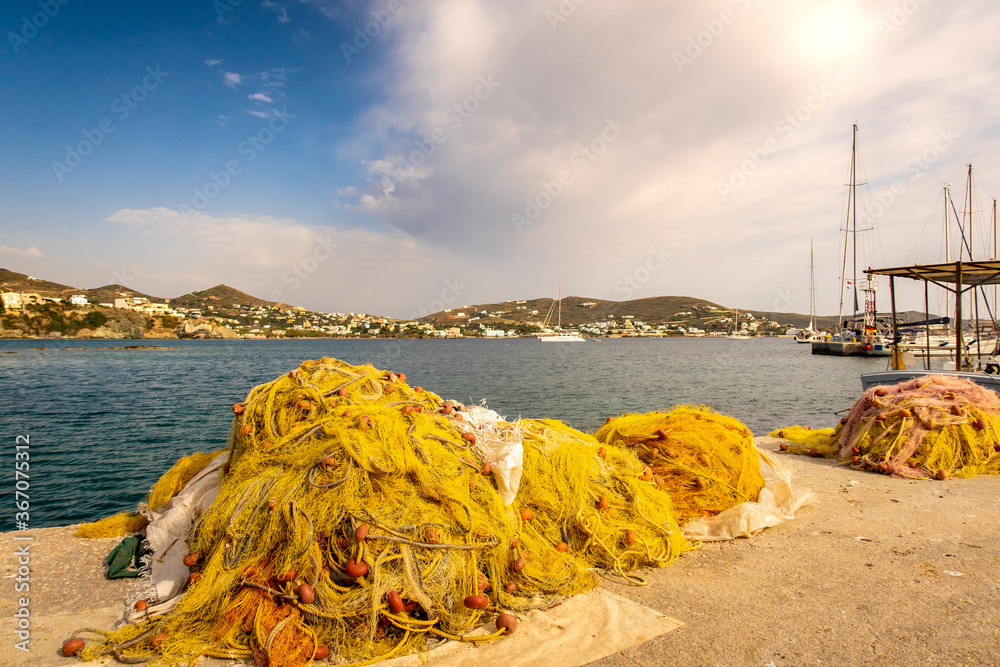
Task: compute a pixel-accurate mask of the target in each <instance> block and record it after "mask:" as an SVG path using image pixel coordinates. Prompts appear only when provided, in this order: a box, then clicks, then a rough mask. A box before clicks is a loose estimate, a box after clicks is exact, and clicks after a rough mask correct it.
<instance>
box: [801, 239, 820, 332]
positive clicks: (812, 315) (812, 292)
mask: <svg viewBox="0 0 1000 667" xmlns="http://www.w3.org/2000/svg"><path fill="white" fill-rule="evenodd" d="M825 335H826V334H824V333H822V332H820V331H816V262H815V261H814V260H813V242H812V241H809V326H808V327H806V328H805V329H799V330H798V331H797V332H795V342H796V343H814V342H817V341H821V340H823V337H824V336H825Z"/></svg>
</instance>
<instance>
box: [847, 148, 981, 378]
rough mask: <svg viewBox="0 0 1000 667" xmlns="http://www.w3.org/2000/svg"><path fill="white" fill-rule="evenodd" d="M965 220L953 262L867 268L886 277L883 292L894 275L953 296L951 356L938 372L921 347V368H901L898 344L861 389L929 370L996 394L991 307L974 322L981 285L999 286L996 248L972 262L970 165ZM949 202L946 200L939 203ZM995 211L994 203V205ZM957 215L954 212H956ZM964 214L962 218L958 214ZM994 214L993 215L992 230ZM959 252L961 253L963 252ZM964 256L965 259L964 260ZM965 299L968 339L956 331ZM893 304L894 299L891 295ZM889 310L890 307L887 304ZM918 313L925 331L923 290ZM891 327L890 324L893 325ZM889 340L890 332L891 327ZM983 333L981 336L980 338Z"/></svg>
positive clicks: (926, 310)
mask: <svg viewBox="0 0 1000 667" xmlns="http://www.w3.org/2000/svg"><path fill="white" fill-rule="evenodd" d="M966 191H967V193H968V211H967V214H968V222H967V223H966V224H965V225H962V226H961V227H960V231H961V236H962V243H961V245H960V246H959V248H960V249H959V254H958V260H957V261H954V262H951V261H949V262H945V263H944V264H923V265H919V264H918V265H915V266H902V267H894V268H888V269H868V273H869V275H873V274H879V275H884V276H889V290H890V292H891V291H893V290H894V284H893V281H894V279H895V278H909V279H913V280H921V281H924V282H925V283H927V284H930V283H934V284H935V285H938V286H940V287H943V288H944V289H945V290H947V291H948V292H950V293H951V294H952V296H954V303H955V317H954V320H953V323H954V327H953V328H954V336H955V341H954V346H953V347H952V349H951V352H952V354H953V360H952V361H948V362H945V363H944V369H943V370H937V369H931V368H930V356H931V355H930V354H929V349H928V350H927V352H928V354H926V356H925V358H924V368H923V369H914V368H908V367H907V363H908V360H907V358H906V357H907V356H908V355H905V354H904V353H903V348H902V347H900V348H898V350H897V354H894V355H893V357H892V361H891V364H890V365H891V367H892V369H891V370H887V371H883V372H880V373H866V374H864V375H862V376H861V386H862V388H864V389H866V390H867V389H868V388H870V387H874V386H877V385H886V384H895V383H897V382H902V381H904V380H910V379H913V378H916V377H922V376H924V375H930V374H935V375H936V374H945V375H950V376H957V377H963V378H966V379H969V380H972V381H973V382H975V383H977V384H979V385H981V386H983V387H987V388H989V389H992V390H993V391H995V392H996V393H998V394H1000V343H998V340H997V338H996V335H997V325H996V321H995V315H994V310H993V309H994V308H995V307H996V304H995V303H994V304H993V308H991V307H990V306H989V304H988V303H987V304H985V305H986V311H987V314H988V315H989V318H990V324H989V325H984V326H981V325H980V322H979V312H980V311H979V299H980V297H982V299H983V301H986V290H985V287H987V286H990V285H994V286H995V285H1000V261H997V260H996V246H994V249H993V257H994V259H991V260H977V259H974V258H973V248H974V247H975V246H974V245H973V238H972V234H973V225H972V213H973V210H974V204H973V197H972V165H971V164H970V165H969V176H968V185H967V187H966ZM949 203H950V202H949V201H946V202H945V206H947V205H948V204H949ZM994 211H995V206H994ZM956 217H957V212H956ZM963 217H964V216H963ZM995 225H996V217H995V214H994V230H995ZM993 236H994V243H995V242H996V231H994V233H993ZM963 250H964V251H965V252H964V253H963ZM965 255H967V256H968V258H967V259H964V256H965ZM965 298H969V300H970V304H969V307H970V310H971V311H972V312H971V313H970V315H971V317H969V319H971V320H973V328H972V335H973V336H974V337H975V339H974V340H972V341H970V340H969V338H968V336H967V335H966V334H965V332H963V330H962V322H963V319H962V312H963V304H962V302H963V301H964V300H965ZM893 303H895V299H893ZM893 310H894V311H895V307H894V308H893ZM924 317H925V325H926V326H927V328H928V329H929V324H930V306H929V304H928V297H927V290H926V289H925V290H924ZM893 324H894V325H895V312H894V313H893ZM894 328H895V327H894ZM893 333H894V336H893V337H894V338H895V337H896V335H895V334H896V332H895V331H894V332H893ZM927 335H928V341H929V332H928V333H927ZM986 336H989V337H988V338H987V339H986V340H981V338H984V337H986Z"/></svg>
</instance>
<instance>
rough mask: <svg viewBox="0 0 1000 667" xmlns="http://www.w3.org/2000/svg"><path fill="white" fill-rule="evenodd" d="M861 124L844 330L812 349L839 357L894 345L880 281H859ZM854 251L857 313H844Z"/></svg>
mask: <svg viewBox="0 0 1000 667" xmlns="http://www.w3.org/2000/svg"><path fill="white" fill-rule="evenodd" d="M857 177H858V124H857V123H855V124H854V132H853V140H852V143H851V182H850V183H848V188H849V189H848V191H847V197H848V200H847V226H846V227H845V229H844V234H845V236H844V262H843V270H842V271H841V286H840V331H838V332H836V333H834V334H832V335H825V336H823V337H822V339H821V340H813V341H812V353H813V354H821V355H828V356H838V357H887V356H889V355H890V354H892V346H891V345H890V344H889V341H888V340H887V338H886V335H885V334H886V333H887V329H888V326H887V324H886V322H885V321H884V319H879V317H878V311H877V308H876V303H875V295H876V292H877V291H878V282H877V281H875V280H872V279H871V278H870V277H869V279H868V280H864V281H858V250H857V248H858V244H857V235H858V185H859V183H858V178H857ZM848 248H850V249H851V250H852V251H853V260H854V261H853V266H854V276H853V279H852V280H851V281H850V285H851V287H852V288H853V296H854V316H853V317H851V318H850V319H846V318H845V317H844V294H845V292H846V286H847V253H848ZM859 287H860V290H861V292H862V293H863V294H864V299H865V310H864V315H863V317H862V316H859V313H858V289H859Z"/></svg>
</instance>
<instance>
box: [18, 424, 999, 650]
mask: <svg viewBox="0 0 1000 667" xmlns="http://www.w3.org/2000/svg"><path fill="white" fill-rule="evenodd" d="M779 442H780V441H779V440H777V439H774V438H757V445H758V446H759V447H761V448H763V449H767V450H773V449H777V444H778V443H779ZM780 460H781V461H782V462H784V463H785V464H786V465H787V466H788V467H789V468H790V469H791V470H792V473H793V475H794V477H793V484H794V486H795V487H796V488H797V489H808V490H810V491H811V492H812V493H813V501H812V502H811V503H810V504H809V505H806V506H805V507H803V508H802V509H801V510H800V511H799V514H798V516H797V518H796V519H795V520H793V521H790V522H788V523H785V524H783V525H781V526H778V527H776V528H770V529H768V530H765V531H763V532H762V533H760V534H759V535H757V536H756V537H754V538H752V539H740V540H735V541H731V542H722V543H712V544H705V545H703V546H702V547H701V548H699V549H696V550H694V551H691V552H689V553H686V554H684V556H682V558H681V559H680V560H679V561H678V562H677V563H674V564H673V565H670V566H668V567H666V568H662V569H657V570H643V571H641V572H640V574H641V575H642V576H643V577H645V578H646V580H647V581H648V585H647V586H630V585H626V584H624V583H622V582H620V581H618V580H615V579H606V580H604V581H603V583H602V584H601V585H602V586H603V587H605V588H606V589H608V590H609V591H611V592H612V593H615V594H617V595H619V596H621V597H624V598H627V599H628V600H631V601H633V602H635V603H638V604H639V605H643V606H645V607H649V608H652V609H654V610H656V611H658V612H661V613H662V614H666V615H668V616H670V617H673V618H676V619H678V620H680V621H682V622H684V623H685V625H684V626H683V627H680V628H678V629H676V630H673V631H671V632H667V633H666V634H661V635H659V636H657V637H655V638H653V639H650V640H649V641H646V642H644V643H641V644H639V645H637V646H634V647H632V648H628V649H626V650H624V651H620V652H618V653H614V654H612V655H609V656H605V657H601V658H597V657H596V656H595V661H592V662H590V663H589V664H591V665H594V666H596V667H636V666H649V667H653V666H656V667H659V666H661V665H664V664H674V665H720V666H727V667H740V666H744V665H745V666H748V667H749V666H754V667H772V666H773V667H779V666H783V665H787V666H792V665H794V666H796V667H798V666H801V665H885V666H889V665H892V666H906V665H914V666H916V665H921V666H929V665H940V666H942V667H944V666H946V665H947V666H952V667H957V666H959V665H997V664H1000V648H998V647H1000V477H998V476H983V477H977V478H974V479H949V480H944V481H907V480H902V479H893V478H889V477H885V476H882V475H877V474H873V473H868V472H859V471H855V470H851V469H849V468H843V467H840V466H838V465H836V464H835V463H834V462H832V461H827V460H824V459H812V458H808V457H800V456H790V455H789V456H782V457H781V458H780ZM72 532H73V531H72V528H71V527H66V528H48V529H42V530H32V531H27V532H21V533H4V534H2V536H0V557H2V561H0V562H2V568H3V581H4V583H3V584H2V585H3V586H4V587H5V590H4V592H3V594H2V595H0V637H2V638H3V639H2V644H0V664H3V665H32V666H41V667H44V666H48V665H57V666H58V665H75V664H83V663H80V662H79V661H77V660H74V659H70V658H64V657H62V656H61V655H60V654H59V653H58V650H59V647H60V646H61V645H62V641H63V640H64V639H65V638H67V637H68V636H69V635H70V633H71V632H72V631H73V630H75V629H77V628H81V627H99V628H108V627H110V626H111V624H112V623H113V622H114V620H115V619H116V618H117V617H118V616H119V615H120V613H121V611H122V609H123V607H122V604H123V603H122V601H123V599H124V598H125V597H126V596H127V594H128V592H129V590H130V587H131V586H132V585H133V584H132V583H131V582H129V581H122V580H119V581H108V580H105V579H104V578H103V567H102V561H103V558H104V556H105V555H106V554H107V553H108V551H109V550H110V549H111V548H112V547H113V546H114V544H116V543H117V540H79V539H77V538H75V537H73V536H72ZM25 535H32V536H34V538H35V539H34V540H33V541H32V542H31V543H30V544H31V565H30V567H31V573H30V576H31V593H30V598H31V602H30V612H31V644H30V646H31V649H32V650H31V653H30V654H25V653H23V652H22V651H19V650H17V649H15V648H14V643H15V641H17V640H16V637H15V635H14V633H13V630H14V627H15V624H16V619H14V618H13V614H14V613H15V611H16V607H15V604H16V601H17V597H18V596H19V594H17V593H15V592H14V586H15V579H16V573H17V568H18V564H17V556H16V555H15V551H16V549H17V548H18V547H19V546H20V545H21V544H22V543H21V542H15V541H14V537H16V536H22V537H23V536H25ZM580 622H581V623H586V622H587V619H586V618H582V619H581V620H580ZM227 663H228V661H199V663H198V664H213V665H214V664H219V665H221V664H227ZM89 664H97V663H89ZM105 664H106V663H105ZM228 664H231V663H228ZM318 664H328V663H318ZM469 664H472V663H469ZM511 664H513V663H511Z"/></svg>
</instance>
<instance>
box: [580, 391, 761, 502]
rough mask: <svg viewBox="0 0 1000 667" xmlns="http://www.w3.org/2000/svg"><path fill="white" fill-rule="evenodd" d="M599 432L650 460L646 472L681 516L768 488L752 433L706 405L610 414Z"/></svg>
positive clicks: (753, 495) (741, 499)
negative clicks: (664, 492)
mask: <svg viewBox="0 0 1000 667" xmlns="http://www.w3.org/2000/svg"><path fill="white" fill-rule="evenodd" d="M595 435H596V437H597V439H598V440H599V441H600V442H602V443H604V444H606V445H614V446H617V447H623V448H625V449H628V450H629V451H632V452H634V453H635V455H636V456H638V457H639V459H640V460H642V461H643V463H645V464H646V465H648V466H649V468H650V469H649V471H647V472H646V473H645V474H646V475H647V476H649V477H651V478H652V479H653V480H654V481H655V482H656V483H657V485H658V486H659V487H660V488H662V489H665V490H666V491H667V493H668V494H669V496H670V498H671V499H672V500H673V502H674V505H675V506H676V507H677V511H678V513H679V515H680V519H681V521H682V522H683V521H687V520H688V519H693V518H696V517H708V516H714V515H716V514H718V513H719V512H722V511H724V510H727V509H729V508H730V507H733V506H734V505H738V504H740V503H743V502H748V501H755V500H757V496H758V495H759V494H760V490H761V489H763V488H764V476H763V474H762V473H761V468H760V455H759V454H758V453H757V448H756V447H755V446H754V444H753V433H751V432H750V429H748V428H747V427H746V426H744V425H743V424H742V423H741V422H740V421H739V420H737V419H734V418H733V417H727V416H726V415H721V414H719V413H717V412H715V411H713V410H712V409H711V408H707V407H705V406H692V405H679V406H677V407H675V408H674V409H673V410H671V411H670V412H668V413H662V412H648V413H646V414H625V415H622V416H620V417H614V418H610V419H608V421H607V422H606V423H605V424H604V426H602V427H601V428H600V429H599V430H598V431H597V433H596V434H595Z"/></svg>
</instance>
